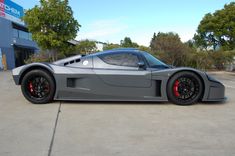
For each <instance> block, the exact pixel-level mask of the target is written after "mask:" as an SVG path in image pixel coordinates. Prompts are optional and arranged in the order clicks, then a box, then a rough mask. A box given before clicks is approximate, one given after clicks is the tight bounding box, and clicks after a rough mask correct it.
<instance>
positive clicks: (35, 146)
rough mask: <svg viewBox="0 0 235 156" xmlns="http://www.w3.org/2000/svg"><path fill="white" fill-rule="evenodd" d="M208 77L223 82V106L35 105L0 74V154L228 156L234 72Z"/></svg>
mask: <svg viewBox="0 0 235 156" xmlns="http://www.w3.org/2000/svg"><path fill="white" fill-rule="evenodd" d="M211 74H212V75H214V76H215V77H217V78H218V79H219V80H221V81H222V82H223V83H224V85H225V87H226V96H227V97H228V100H227V101H226V102H223V103H199V104H195V105H192V106H177V105H173V104H171V103H133V102H132V103H129V102H119V103H116V102H105V103H102V102H54V103H51V104H44V105H35V104H31V103H29V102H28V101H26V100H25V98H24V97H23V95H22V94H21V90H20V87H19V86H16V85H14V82H13V79H12V77H11V73H10V72H0V155H1V156H18V155H22V156H48V155H49V156H50V155H51V156H73V155H74V156H75V155H76V156H77V155H79V156H111V155H112V156H157V155H167V156H233V155H235V74H231V73H226V72H215V73H211Z"/></svg>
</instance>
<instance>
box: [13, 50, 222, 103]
mask: <svg viewBox="0 0 235 156" xmlns="http://www.w3.org/2000/svg"><path fill="white" fill-rule="evenodd" d="M12 73H13V78H14V81H15V83H16V85H21V90H22V93H23V95H24V96H25V98H26V99H27V100H29V101H30V102H32V103H48V102H50V101H52V100H81V101H83V100H88V101H168V100H169V101H171V102H173V103H175V104H180V105H188V104H193V103H195V102H198V101H221V100H224V92H225V88H224V86H223V84H222V83H220V82H219V81H218V80H216V79H214V78H213V77H211V76H209V75H208V74H206V73H205V72H202V71H199V70H196V69H193V68H185V67H180V68H173V67H170V66H168V65H166V64H164V63H163V62H161V61H160V60H158V59H157V58H155V57H153V56H152V55H151V54H149V53H147V52H144V51H140V50H137V49H131V48H124V49H113V50H108V51H103V52H97V53H94V54H90V55H85V56H83V55H77V56H73V57H69V58H66V59H62V60H59V61H56V62H53V63H32V64H27V65H24V66H21V67H18V68H15V69H13V71H12Z"/></svg>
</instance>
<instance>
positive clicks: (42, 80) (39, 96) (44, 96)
mask: <svg viewBox="0 0 235 156" xmlns="http://www.w3.org/2000/svg"><path fill="white" fill-rule="evenodd" d="M21 90H22V93H23V95H24V97H25V98H26V99H27V100H28V101H30V102H32V103H35V104H43V103H48V102H51V101H52V100H53V97H54V93H55V82H54V80H53V78H52V76H51V75H50V74H49V73H48V72H47V71H45V70H39V69H36V70H31V71H29V72H28V73H27V74H25V76H24V77H23V79H22V83H21Z"/></svg>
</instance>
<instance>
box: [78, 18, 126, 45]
mask: <svg viewBox="0 0 235 156" xmlns="http://www.w3.org/2000/svg"><path fill="white" fill-rule="evenodd" d="M83 27H84V30H83V29H81V30H80V32H79V33H78V36H77V38H76V39H78V40H81V39H92V40H98V41H107V40H110V39H113V38H115V36H117V35H118V34H120V33H122V32H124V31H125V30H126V29H127V28H128V27H127V25H126V24H125V23H123V21H122V20H121V18H117V19H107V20H104V19H102V20H97V21H94V22H92V23H90V24H88V25H84V26H83Z"/></svg>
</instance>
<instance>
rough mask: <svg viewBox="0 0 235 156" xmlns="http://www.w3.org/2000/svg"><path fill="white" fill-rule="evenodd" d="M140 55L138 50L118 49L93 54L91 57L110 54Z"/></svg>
mask: <svg viewBox="0 0 235 156" xmlns="http://www.w3.org/2000/svg"><path fill="white" fill-rule="evenodd" d="M117 52H118V53H127V52H128V53H139V52H141V51H140V50H139V49H137V48H117V49H111V50H105V51H101V52H97V53H93V54H91V55H93V56H97V55H104V54H109V53H117Z"/></svg>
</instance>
